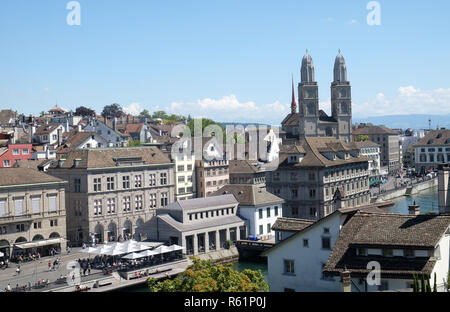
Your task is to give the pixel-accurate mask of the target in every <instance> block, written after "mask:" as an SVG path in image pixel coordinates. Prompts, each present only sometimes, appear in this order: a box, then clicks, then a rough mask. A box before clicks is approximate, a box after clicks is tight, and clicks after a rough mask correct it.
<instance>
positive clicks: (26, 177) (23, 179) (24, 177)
mask: <svg viewBox="0 0 450 312" xmlns="http://www.w3.org/2000/svg"><path fill="white" fill-rule="evenodd" d="M0 176H1V179H0V186H16V185H29V184H45V183H55V182H64V181H63V180H61V179H58V178H55V177H53V176H51V175H48V174H46V173H44V172H41V171H37V170H34V169H29V168H1V169H0Z"/></svg>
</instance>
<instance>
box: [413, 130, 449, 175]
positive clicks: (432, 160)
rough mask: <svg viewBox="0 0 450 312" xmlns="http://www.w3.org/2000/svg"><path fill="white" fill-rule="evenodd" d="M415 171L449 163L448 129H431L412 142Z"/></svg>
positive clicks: (431, 168) (423, 170) (420, 171)
mask: <svg viewBox="0 0 450 312" xmlns="http://www.w3.org/2000/svg"><path fill="white" fill-rule="evenodd" d="M413 147H414V157H415V159H414V165H415V169H416V172H419V173H425V172H428V171H430V170H436V169H437V168H438V166H439V164H442V163H450V130H446V129H442V130H433V131H430V132H428V133H427V135H426V136H425V137H424V138H422V139H421V140H420V141H419V142H417V143H415V144H413Z"/></svg>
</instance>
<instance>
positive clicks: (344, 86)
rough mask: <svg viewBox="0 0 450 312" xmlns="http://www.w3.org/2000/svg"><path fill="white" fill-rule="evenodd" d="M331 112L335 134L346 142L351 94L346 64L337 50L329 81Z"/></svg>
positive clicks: (350, 122) (349, 133)
mask: <svg viewBox="0 0 450 312" xmlns="http://www.w3.org/2000/svg"><path fill="white" fill-rule="evenodd" d="M331 112H332V117H333V118H334V119H335V120H336V121H337V123H338V127H337V134H336V136H337V137H338V138H339V139H341V140H344V141H346V142H351V140H352V135H351V133H352V94H351V86H350V82H349V81H348V80H347V66H346V65H345V60H344V57H343V56H342V54H341V51H340V50H339V54H338V55H337V56H336V60H335V62H334V80H333V82H332V83H331Z"/></svg>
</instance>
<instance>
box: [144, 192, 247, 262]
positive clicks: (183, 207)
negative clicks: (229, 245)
mask: <svg viewBox="0 0 450 312" xmlns="http://www.w3.org/2000/svg"><path fill="white" fill-rule="evenodd" d="M238 204H239V203H238V201H237V200H236V199H235V198H234V196H233V195H231V194H227V195H222V196H211V197H207V198H194V199H187V200H182V201H177V202H174V203H172V204H170V205H168V206H167V207H165V208H161V209H158V210H157V218H156V220H155V219H154V220H151V221H150V222H149V223H148V224H146V228H148V229H149V232H148V236H150V237H151V238H152V239H154V240H157V241H164V242H169V243H170V244H178V245H180V246H183V247H184V248H185V251H186V254H188V255H199V254H203V253H208V252H212V251H218V250H221V249H224V248H225V247H226V241H233V242H236V241H238V240H240V238H241V237H246V235H247V233H246V226H245V221H244V220H243V219H241V218H240V217H239V216H237V215H236V213H237V209H238Z"/></svg>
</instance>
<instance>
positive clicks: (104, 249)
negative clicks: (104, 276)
mask: <svg viewBox="0 0 450 312" xmlns="http://www.w3.org/2000/svg"><path fill="white" fill-rule="evenodd" d="M113 249H114V247H112V246H102V247H99V248H95V250H93V251H92V253H93V254H99V255H104V254H105V253H107V252H109V251H111V250H113Z"/></svg>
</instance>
